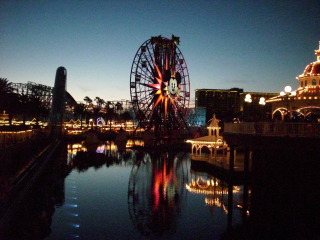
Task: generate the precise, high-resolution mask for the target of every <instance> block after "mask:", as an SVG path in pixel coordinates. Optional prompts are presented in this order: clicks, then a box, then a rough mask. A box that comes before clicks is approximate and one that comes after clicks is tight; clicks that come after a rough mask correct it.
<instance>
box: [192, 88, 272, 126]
mask: <svg viewBox="0 0 320 240" xmlns="http://www.w3.org/2000/svg"><path fill="white" fill-rule="evenodd" d="M247 94H250V95H251V100H252V101H251V102H245V96H246V95H247ZM276 95H277V93H260V92H244V91H243V89H241V88H231V89H196V90H195V97H196V103H195V106H196V108H197V107H205V108H206V115H207V118H209V117H211V116H212V115H213V114H216V116H217V118H219V119H221V120H223V121H231V120H232V119H233V118H235V117H240V118H242V117H243V118H244V117H245V116H257V117H258V118H260V117H266V116H265V115H266V113H267V112H268V111H269V112H270V111H271V109H269V106H262V105H261V104H259V99H260V98H261V97H264V98H265V99H268V98H270V97H274V96H276ZM206 120H207V121H208V120H209V119H206ZM244 120H245V119H244ZM252 120H253V119H252Z"/></svg>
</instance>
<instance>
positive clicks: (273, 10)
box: [0, 0, 320, 101]
mask: <svg viewBox="0 0 320 240" xmlns="http://www.w3.org/2000/svg"><path fill="white" fill-rule="evenodd" d="M172 34H174V35H176V36H179V37H180V45H179V49H180V50H181V52H182V54H183V55H184V58H185V60H186V63H187V65H188V69H189V75H190V85H191V96H192V98H193V97H194V90H195V89H200V88H218V89H219V88H220V89H228V88H231V87H239V88H243V89H244V90H245V91H254V92H280V91H282V90H283V88H284V87H285V86H286V85H291V86H292V87H293V89H296V88H297V80H296V78H295V77H296V76H297V75H299V74H301V73H302V72H303V70H304V68H305V66H306V65H307V64H308V63H310V62H313V61H315V60H316V56H315V55H314V50H315V49H318V47H319V40H320V1H308V0H305V1H302V0H301V1H284V0H281V1H280V0H275V1H259V0H256V1H236V0H235V1H220V0H216V1H214V0H205V1H200V0H197V1H188V0H184V1H174V0H169V1H163V0H162V1H154V0H149V1H139V0H136V1H132V0H128V1H121V0H112V1H111V0H109V1H102V0H101V1H94V0H87V1H80V0H77V1H73V0H62V1H51V0H37V1H31V0H25V1H14V0H0V77H3V78H7V79H8V80H9V81H10V82H14V83H27V82H28V81H31V82H35V83H40V84H45V85H49V86H53V85H54V79H55V72H56V69H57V68H58V67H59V66H64V67H65V68H66V69H67V71H68V78H67V90H68V92H69V93H70V94H71V95H72V96H73V97H74V98H75V99H76V100H77V101H82V100H83V98H84V97H85V96H89V97H90V98H92V99H94V98H95V97H97V96H98V97H100V98H103V99H104V100H106V101H108V100H121V99H130V86H129V82H130V70H131V65H132V61H133V59H134V56H135V54H136V52H137V50H138V48H139V47H140V45H141V44H142V43H143V42H144V41H146V40H148V39H149V38H150V37H151V36H158V35H162V36H163V37H168V38H171V35H172Z"/></svg>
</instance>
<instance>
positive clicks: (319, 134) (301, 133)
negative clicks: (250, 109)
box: [224, 122, 320, 138]
mask: <svg viewBox="0 0 320 240" xmlns="http://www.w3.org/2000/svg"><path fill="white" fill-rule="evenodd" d="M224 133H226V134H249V135H261V136H275V137H287V136H289V137H307V138H320V124H319V123H294V122H243V123H225V124H224Z"/></svg>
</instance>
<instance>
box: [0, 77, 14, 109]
mask: <svg viewBox="0 0 320 240" xmlns="http://www.w3.org/2000/svg"><path fill="white" fill-rule="evenodd" d="M12 93H13V87H12V83H11V82H9V81H8V79H6V78H0V99H1V101H0V110H1V111H3V110H8V104H9V103H8V96H9V95H10V94H12Z"/></svg>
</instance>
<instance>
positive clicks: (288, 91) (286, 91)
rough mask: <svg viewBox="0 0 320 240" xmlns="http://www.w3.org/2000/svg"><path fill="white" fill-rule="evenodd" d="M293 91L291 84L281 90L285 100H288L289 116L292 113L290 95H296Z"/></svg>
mask: <svg viewBox="0 0 320 240" xmlns="http://www.w3.org/2000/svg"><path fill="white" fill-rule="evenodd" d="M291 91H292V88H291V87H290V86H286V87H285V88H284V91H281V92H280V96H282V97H283V98H284V99H285V100H286V104H287V107H286V109H287V114H286V115H287V116H288V117H289V118H290V117H291V116H290V115H289V114H290V111H289V98H290V95H294V94H292V93H291Z"/></svg>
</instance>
